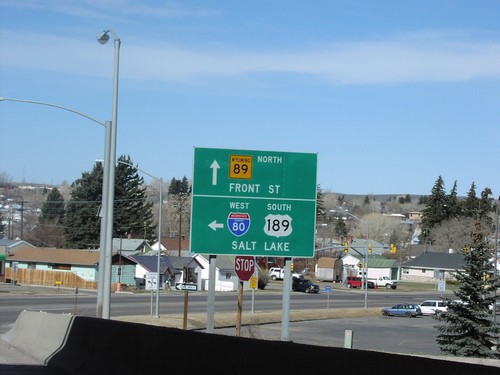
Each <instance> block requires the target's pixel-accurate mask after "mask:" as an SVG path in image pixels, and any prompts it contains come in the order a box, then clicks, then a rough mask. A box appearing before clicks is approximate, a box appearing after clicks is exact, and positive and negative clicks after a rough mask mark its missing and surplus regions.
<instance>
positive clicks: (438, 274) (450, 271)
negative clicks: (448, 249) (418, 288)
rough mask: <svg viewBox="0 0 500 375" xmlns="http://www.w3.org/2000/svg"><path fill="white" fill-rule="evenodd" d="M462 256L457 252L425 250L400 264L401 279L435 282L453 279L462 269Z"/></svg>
mask: <svg viewBox="0 0 500 375" xmlns="http://www.w3.org/2000/svg"><path fill="white" fill-rule="evenodd" d="M463 264H464V257H463V255H462V254H458V253H441V252H425V253H422V254H420V255H419V256H417V257H416V258H413V259H410V260H408V261H407V262H404V263H403V264H402V265H401V280H408V281H424V282H437V281H440V280H454V279H455V273H456V271H457V270H463Z"/></svg>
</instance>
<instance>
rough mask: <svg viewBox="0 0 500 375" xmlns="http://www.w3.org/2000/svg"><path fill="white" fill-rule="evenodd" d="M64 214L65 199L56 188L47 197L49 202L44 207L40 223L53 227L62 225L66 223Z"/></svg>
mask: <svg viewBox="0 0 500 375" xmlns="http://www.w3.org/2000/svg"><path fill="white" fill-rule="evenodd" d="M64 214H65V209H64V198H63V196H62V194H61V193H60V192H59V189H58V188H57V187H55V188H53V189H52V190H51V191H50V193H49V194H48V195H47V200H46V201H45V203H44V204H43V206H42V214H41V215H40V222H41V223H50V224H53V225H57V224H62V223H63V222H64Z"/></svg>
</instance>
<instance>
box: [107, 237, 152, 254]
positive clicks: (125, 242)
mask: <svg viewBox="0 0 500 375" xmlns="http://www.w3.org/2000/svg"><path fill="white" fill-rule="evenodd" d="M144 246H146V247H148V248H149V247H150V246H149V244H148V242H147V241H146V240H144V239H138V238H132V239H128V238H113V250H116V251H119V250H121V251H123V252H130V251H142V248H143V247H144Z"/></svg>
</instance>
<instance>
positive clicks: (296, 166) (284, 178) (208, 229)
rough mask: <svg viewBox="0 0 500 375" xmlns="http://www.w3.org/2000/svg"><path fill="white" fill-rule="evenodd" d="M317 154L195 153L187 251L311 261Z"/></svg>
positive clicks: (212, 150) (199, 150) (203, 150)
mask: <svg viewBox="0 0 500 375" xmlns="http://www.w3.org/2000/svg"><path fill="white" fill-rule="evenodd" d="M316 171H317V154H314V153H291V152H276V151H253V150H231V149H215V148H198V147H195V148H194V173H193V186H192V205H191V210H192V212H191V240H190V251H191V252H192V253H200V254H220V255H251V256H266V257H269V256H275V257H296V258H297V257H313V256H314V235H315V225H316V190H317V185H316Z"/></svg>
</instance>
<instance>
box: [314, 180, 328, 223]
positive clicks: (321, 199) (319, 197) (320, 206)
mask: <svg viewBox="0 0 500 375" xmlns="http://www.w3.org/2000/svg"><path fill="white" fill-rule="evenodd" d="M325 217H326V209H325V195H324V194H323V189H322V188H321V186H320V185H319V184H318V186H317V187H316V219H324V218H325Z"/></svg>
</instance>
